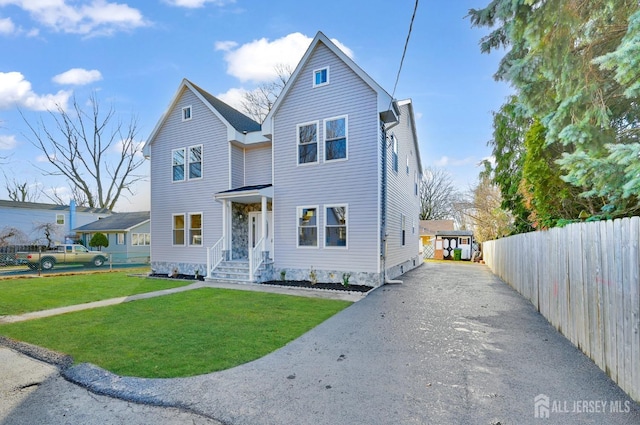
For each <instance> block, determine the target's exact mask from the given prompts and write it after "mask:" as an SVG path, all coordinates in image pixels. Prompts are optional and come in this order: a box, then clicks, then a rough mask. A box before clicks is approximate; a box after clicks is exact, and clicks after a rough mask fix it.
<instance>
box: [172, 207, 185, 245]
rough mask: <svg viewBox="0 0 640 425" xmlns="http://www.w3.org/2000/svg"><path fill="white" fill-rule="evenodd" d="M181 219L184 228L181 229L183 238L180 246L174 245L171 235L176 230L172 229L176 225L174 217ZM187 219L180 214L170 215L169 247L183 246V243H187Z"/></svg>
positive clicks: (173, 238)
mask: <svg viewBox="0 0 640 425" xmlns="http://www.w3.org/2000/svg"><path fill="white" fill-rule="evenodd" d="M178 216H180V217H182V222H183V223H184V227H183V229H182V231H183V232H184V236H183V241H182V243H181V244H176V243H174V242H175V237H174V235H173V232H174V231H176V230H177V229H176V228H175V227H174V226H175V224H176V220H175V218H176V217H178ZM187 231H188V229H187V217H186V214H184V213H181V214H171V246H185V242H187Z"/></svg>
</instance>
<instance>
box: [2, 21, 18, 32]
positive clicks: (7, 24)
mask: <svg viewBox="0 0 640 425" xmlns="http://www.w3.org/2000/svg"><path fill="white" fill-rule="evenodd" d="M15 31H16V26H15V24H14V23H13V21H12V20H11V18H3V19H0V34H13V33H14V32H15Z"/></svg>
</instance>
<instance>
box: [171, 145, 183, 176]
mask: <svg viewBox="0 0 640 425" xmlns="http://www.w3.org/2000/svg"><path fill="white" fill-rule="evenodd" d="M178 151H182V158H183V162H182V180H176V179H174V172H173V167H175V166H177V165H180V164H174V158H175V157H174V155H175V153H176V152H178ZM186 180H187V148H175V149H171V182H172V183H179V182H184V181H186Z"/></svg>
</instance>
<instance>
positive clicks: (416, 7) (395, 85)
mask: <svg viewBox="0 0 640 425" xmlns="http://www.w3.org/2000/svg"><path fill="white" fill-rule="evenodd" d="M418 1H419V0H416V4H415V6H414V8H413V15H411V23H409V33H408V34H407V40H406V41H405V43H404V50H403V51H402V58H401V59H400V67H399V68H398V75H396V82H395V84H394V85H393V92H392V93H391V99H393V98H394V97H395V95H396V88H397V87H398V80H400V71H402V64H403V63H404V57H405V55H406V54H407V47H408V46H409V39H410V38H411V31H412V30H413V21H414V20H415V19H416V12H417V11H418Z"/></svg>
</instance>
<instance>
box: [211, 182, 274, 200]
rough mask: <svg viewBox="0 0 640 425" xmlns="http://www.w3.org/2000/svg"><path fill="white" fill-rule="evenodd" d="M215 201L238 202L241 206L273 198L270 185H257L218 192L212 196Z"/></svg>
mask: <svg viewBox="0 0 640 425" xmlns="http://www.w3.org/2000/svg"><path fill="white" fill-rule="evenodd" d="M213 197H214V198H215V200H216V201H223V200H227V201H231V202H239V203H241V204H253V203H258V202H260V200H261V199H262V198H263V197H266V198H269V199H272V198H273V185H272V184H259V185H254V186H243V187H238V188H236V189H229V190H225V191H222V192H218V193H216V194H215V195H213Z"/></svg>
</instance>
